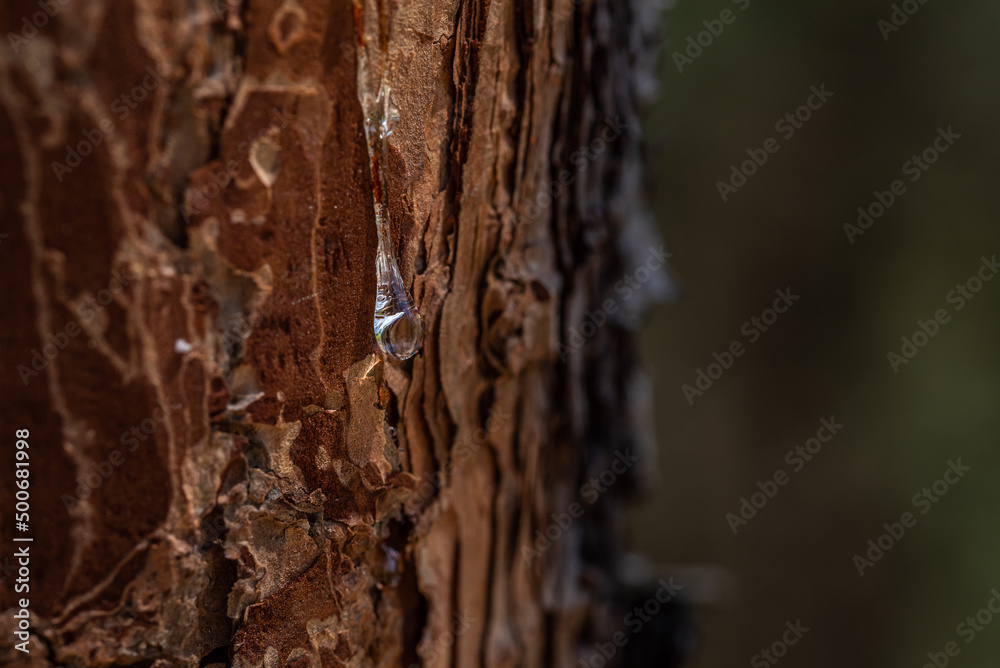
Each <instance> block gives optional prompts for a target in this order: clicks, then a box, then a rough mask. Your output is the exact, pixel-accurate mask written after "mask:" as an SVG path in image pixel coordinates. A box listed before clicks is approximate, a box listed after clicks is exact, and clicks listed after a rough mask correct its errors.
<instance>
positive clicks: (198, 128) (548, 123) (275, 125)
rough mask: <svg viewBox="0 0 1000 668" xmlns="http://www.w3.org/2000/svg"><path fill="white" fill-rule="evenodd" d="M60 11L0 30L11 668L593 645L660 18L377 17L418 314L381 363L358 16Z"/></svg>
mask: <svg viewBox="0 0 1000 668" xmlns="http://www.w3.org/2000/svg"><path fill="white" fill-rule="evenodd" d="M43 4H44V3H43ZM48 6H49V7H50V9H49V11H50V12H51V13H53V14H54V15H53V16H51V17H48V18H46V17H45V16H43V13H39V12H40V5H39V4H36V2H34V1H29V0H23V1H18V2H15V1H13V0H11V1H8V2H5V3H4V6H3V8H2V9H0V19H2V31H3V34H4V35H7V37H6V38H5V39H4V40H3V42H4V44H3V46H2V49H3V50H2V53H0V57H2V60H0V146H2V149H3V160H2V162H0V179H2V184H3V185H2V194H0V209H2V211H0V216H2V220H3V233H4V234H5V235H6V236H5V237H3V238H2V240H0V267H2V268H0V272H2V275H3V277H4V282H3V285H4V288H5V290H4V316H3V317H4V324H3V328H2V339H3V345H2V350H0V355H2V369H3V376H2V396H3V399H4V413H3V415H2V421H3V439H4V441H3V446H2V453H3V455H2V457H3V465H2V471H3V481H2V488H0V508H2V512H3V517H4V522H3V525H2V535H0V544H2V545H3V555H4V557H5V558H6V555H9V554H11V553H12V551H13V550H12V549H10V548H9V546H10V545H12V544H13V543H12V542H11V538H12V533H13V530H12V528H11V525H10V524H9V523H8V521H7V519H8V518H9V517H10V516H11V511H12V509H13V506H14V498H13V492H14V490H13V487H12V484H11V482H12V479H13V478H12V476H11V475H10V471H11V470H13V448H12V447H11V444H12V442H13V439H14V437H13V432H14V430H15V429H20V428H27V429H30V439H29V440H30V448H31V449H30V452H31V457H32V459H31V462H32V464H31V471H32V478H31V484H32V487H31V489H32V497H31V518H32V524H31V534H32V535H33V536H34V538H35V541H34V543H33V544H32V546H31V568H32V582H31V591H30V601H31V611H32V634H33V635H32V640H31V642H30V649H31V653H30V655H25V654H24V653H22V652H18V651H16V650H15V649H14V648H13V646H12V645H13V640H12V639H13V630H14V628H15V621H14V619H13V612H14V606H15V602H16V601H17V598H18V597H17V596H15V594H14V593H13V587H12V585H13V574H14V572H15V571H16V569H12V566H11V562H10V560H9V559H8V560H7V561H5V562H4V563H3V564H2V565H3V576H4V584H3V585H2V587H0V592H2V599H0V608H2V609H3V610H4V611H5V612H4V613H3V614H2V616H0V663H3V664H6V663H11V662H17V663H18V665H37V666H43V665H55V664H66V665H73V664H78V665H81V666H99V665H108V664H112V663H118V664H129V665H147V666H174V665H177V666H198V665H199V664H200V665H206V666H210V665H235V666H285V665H289V666H320V665H322V666H400V665H404V666H409V665H411V664H414V663H416V664H418V665H424V666H432V667H435V668H437V667H445V666H461V667H467V666H469V667H471V666H491V667H492V666H537V667H549V666H558V667H563V666H567V667H568V666H576V665H577V661H578V659H579V658H581V657H584V656H589V654H591V653H593V642H594V641H596V640H603V639H606V638H608V637H609V636H610V633H611V632H612V631H613V630H615V629H616V628H617V626H618V625H620V621H621V614H620V613H619V612H618V610H617V607H616V606H617V605H618V603H617V602H618V601H619V592H620V586H619V583H618V582H617V581H616V576H615V572H616V565H617V561H616V560H617V553H616V550H617V548H616V545H618V544H619V542H620V541H619V538H620V535H619V534H620V528H619V527H620V519H621V506H622V501H623V498H624V496H625V495H626V492H627V491H628V490H629V489H631V488H633V487H635V483H636V482H637V481H639V478H641V477H643V476H644V475H645V473H644V471H648V470H653V469H654V468H655V466H654V461H653V450H652V444H651V442H650V438H649V435H648V433H647V431H646V428H645V426H644V425H645V421H644V416H643V412H644V411H645V409H646V404H647V402H646V395H647V394H648V390H647V388H646V387H645V384H644V382H643V380H642V376H641V375H640V374H639V373H638V372H637V371H636V365H635V361H634V355H633V353H632V349H631V337H632V334H631V333H630V332H631V331H632V330H633V329H634V327H635V325H636V323H637V318H638V316H639V315H640V314H641V313H642V311H643V310H644V308H645V304H646V302H647V301H648V299H649V298H651V297H652V296H654V295H655V294H656V292H657V289H658V287H657V285H656V280H659V279H654V280H652V281H650V282H649V283H648V284H647V285H645V286H643V287H642V289H640V290H637V291H635V292H634V293H633V292H631V291H630V292H629V293H628V294H627V295H626V294H625V293H623V292H621V291H619V292H617V293H616V292H615V291H614V290H613V286H614V285H615V283H616V282H617V281H619V280H620V279H621V278H622V277H623V276H625V275H626V274H629V273H630V272H632V271H634V270H635V268H637V267H639V266H641V265H642V264H643V263H644V262H645V261H646V259H647V257H648V255H649V252H650V249H651V248H656V249H658V248H659V244H658V243H657V242H656V240H655V238H654V237H653V235H652V232H651V229H652V228H651V226H650V224H649V221H648V220H647V218H646V213H645V210H644V209H643V207H642V197H641V194H640V186H641V179H642V175H641V168H640V155H639V145H638V132H639V120H638V116H637V105H638V103H639V102H640V101H641V99H642V98H643V97H645V96H646V95H647V94H648V93H649V92H650V90H649V89H650V84H649V82H648V81H647V80H645V79H644V78H642V77H643V76H645V74H644V73H645V72H646V71H647V70H648V69H649V65H650V64H651V60H650V59H651V56H652V49H651V45H652V43H653V40H652V38H653V35H652V33H651V31H652V29H653V28H655V25H656V23H657V17H658V8H657V7H656V6H655V3H652V2H643V0H577V1H576V2H573V1H571V0H552V2H551V3H550V4H545V3H540V4H535V3H532V2H530V1H529V0H511V1H509V2H491V1H490V0H411V1H406V2H402V1H397V2H391V3H390V4H389V16H390V56H391V62H392V70H391V75H390V77H391V80H392V81H393V83H394V87H395V92H396V101H397V103H398V105H399V107H400V110H401V114H402V122H401V124H400V126H399V127H398V129H397V130H396V132H395V133H394V134H393V136H392V140H391V150H392V155H391V160H390V165H389V168H390V190H391V193H390V195H391V212H392V216H393V230H394V234H395V235H396V236H395V247H396V250H397V255H398V257H399V260H400V267H401V270H402V272H403V274H404V277H405V279H406V281H407V284H408V285H409V286H410V287H411V289H412V292H413V294H414V297H415V298H416V301H417V303H418V304H419V307H420V309H421V312H422V314H423V317H424V322H425V325H426V338H425V343H424V346H423V349H422V351H421V353H420V354H419V355H418V356H417V357H416V358H414V359H413V360H411V361H410V362H407V363H406V364H405V365H402V366H400V365H388V364H386V363H384V362H383V361H382V360H381V358H380V357H379V356H378V355H377V354H376V348H375V345H374V340H373V336H372V323H371V320H372V309H373V304H374V298H375V285H374V259H375V248H376V235H375V227H374V214H373V208H372V198H371V181H370V179H369V173H368V168H367V157H366V154H365V141H364V136H363V132H362V117H361V109H360V105H359V103H358V98H357V94H356V82H355V77H356V69H355V68H356V54H355V42H354V19H353V12H352V6H351V4H350V2H348V1H346V0H335V1H333V2H320V1H319V0H285V1H284V2H267V1H257V0H253V1H250V2H239V1H238V0H231V2H229V3H228V4H227V3H223V2H215V3H214V4H213V3H211V2H205V1H204V0H199V1H191V2H181V1H175V2H168V1H166V0H134V1H124V0H122V1H118V2H111V1H110V0H100V1H91V0H87V1H84V0H54V1H53V2H49V3H48ZM43 18H44V19H45V20H44V21H43V20H42V19H43ZM32 28H34V29H33V30H32ZM560 181H561V182H562V184H560ZM553 183H555V184H559V185H555V186H553V185H552V184H553ZM609 299H611V300H612V301H614V304H613V308H610V309H608V311H613V313H610V315H609V314H608V312H606V311H604V310H603V309H604V304H605V302H606V301H607V300H609ZM588 312H592V314H591V316H590V317H588V316H587V313H588ZM602 316H603V317H604V318H606V319H607V320H608V322H607V324H603V325H602ZM588 322H589V323H592V324H589V325H586V324H585V323H588ZM36 351H38V353H37V354H36ZM626 450H628V451H629V452H630V453H631V454H632V455H637V456H638V457H639V458H640V459H639V462H638V463H636V464H635V465H634V466H632V467H631V468H629V470H628V472H627V473H626V474H625V475H624V476H622V478H623V482H621V483H617V484H615V485H613V486H611V487H610V488H609V489H608V491H607V492H605V493H603V494H601V496H600V498H599V499H597V500H596V501H595V502H593V503H590V502H589V501H588V500H586V499H582V498H581V494H580V488H581V486H582V485H583V484H584V483H586V481H587V480H589V479H590V478H592V477H594V476H595V475H599V474H600V473H601V472H602V471H606V470H608V469H609V468H610V467H611V465H612V463H613V462H614V461H615V458H616V452H624V451H626ZM574 502H579V503H581V505H582V506H584V507H585V508H586V513H585V514H584V515H583V516H582V517H580V518H579V519H575V520H573V522H572V524H571V525H570V526H568V527H560V526H559V525H558V524H555V521H554V520H553V519H552V516H553V514H554V513H555V514H556V515H557V516H560V515H561V514H564V513H565V512H566V511H567V509H568V508H569V507H570V506H571V504H573V503H574ZM552 525H555V526H556V527H557V528H556V529H553V528H552ZM546 529H548V530H549V533H550V534H551V535H557V537H556V539H555V540H552V541H551V543H549V542H546V539H539V535H540V534H539V533H536V532H543V533H544V532H545V531H546ZM616 615H617V618H616ZM624 657H625V653H624V652H622V653H621V654H620V655H619V657H618V659H622V658H624ZM626 660H627V659H626ZM633 665H639V664H638V663H633Z"/></svg>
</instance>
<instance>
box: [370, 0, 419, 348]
mask: <svg viewBox="0 0 1000 668" xmlns="http://www.w3.org/2000/svg"><path fill="white" fill-rule="evenodd" d="M356 6H357V5H356ZM376 15H377V14H376ZM355 16H356V20H358V18H359V17H358V14H357V12H356V14H355ZM360 18H361V21H362V22H361V24H360V25H357V26H356V29H357V30H358V47H359V48H358V50H359V53H358V98H359V100H360V101H361V107H362V111H363V113H364V120H365V123H364V125H365V137H366V139H367V140H368V158H369V159H370V161H371V177H372V195H373V198H374V200H375V229H376V232H377V233H378V251H377V254H376V256H375V281H376V285H375V287H376V294H375V317H374V328H375V342H376V343H377V344H378V347H379V349H380V350H381V351H382V352H383V354H385V356H386V357H389V358H392V359H395V360H398V361H402V360H407V359H409V358H411V357H413V356H414V355H416V354H417V351H419V350H420V344H421V343H422V342H423V338H424V325H423V320H422V319H421V317H420V312H419V311H418V310H417V307H416V305H414V303H413V298H412V297H410V295H409V293H408V292H407V291H406V286H405V285H404V283H403V277H402V275H401V274H400V273H399V266H398V265H397V264H396V258H395V256H394V255H393V252H392V236H391V231H390V227H389V179H388V165H389V135H391V134H392V131H393V129H395V127H396V125H397V124H398V123H399V120H400V119H399V109H398V108H397V107H396V105H395V104H394V103H393V100H392V90H391V89H390V88H389V85H388V83H387V80H386V71H385V65H386V61H387V54H385V53H377V52H373V50H372V49H371V47H370V45H372V44H373V43H374V41H375V40H373V39H370V37H368V36H366V33H367V32H368V31H369V30H370V29H372V24H371V23H370V22H369V21H368V19H369V12H368V11H366V10H363V11H362V15H361V17H360ZM382 45H383V47H385V42H384V41H383V42H382Z"/></svg>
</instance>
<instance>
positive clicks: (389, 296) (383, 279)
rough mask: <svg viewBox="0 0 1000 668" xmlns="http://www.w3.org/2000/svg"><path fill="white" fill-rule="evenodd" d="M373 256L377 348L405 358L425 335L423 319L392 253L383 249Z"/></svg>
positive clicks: (417, 347) (408, 357)
mask: <svg viewBox="0 0 1000 668" xmlns="http://www.w3.org/2000/svg"><path fill="white" fill-rule="evenodd" d="M381 247H382V244H381V243H379V255H378V257H376V259H375V268H376V269H375V271H376V280H377V281H378V285H377V292H376V295H375V342H376V343H378V347H379V349H380V350H381V351H382V352H383V353H385V354H386V355H388V356H389V357H392V358H394V359H397V360H400V361H402V360H407V359H410V358H411V357H413V356H414V355H416V354H417V351H418V350H420V344H421V343H422V342H423V339H424V323H423V320H422V319H421V317H420V312H419V311H418V310H417V307H416V306H414V305H413V300H411V299H410V295H409V294H407V292H406V288H404V287H403V278H402V276H400V275H399V269H397V268H396V262H395V260H394V259H393V257H392V255H386V254H383V252H382V249H381Z"/></svg>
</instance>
